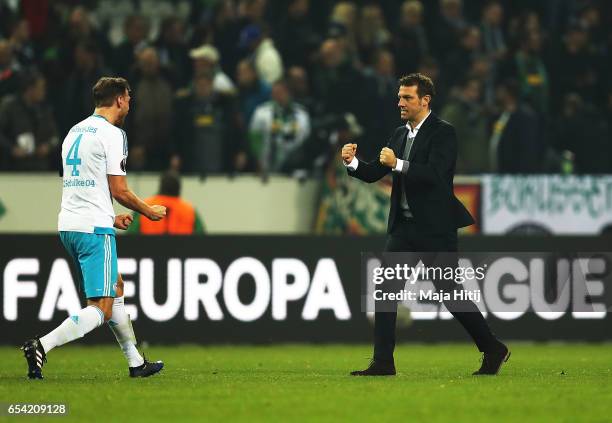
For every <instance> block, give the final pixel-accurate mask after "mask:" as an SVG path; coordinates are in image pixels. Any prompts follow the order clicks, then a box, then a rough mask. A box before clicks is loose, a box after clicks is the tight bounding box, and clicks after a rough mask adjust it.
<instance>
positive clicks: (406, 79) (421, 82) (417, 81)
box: [399, 73, 436, 99]
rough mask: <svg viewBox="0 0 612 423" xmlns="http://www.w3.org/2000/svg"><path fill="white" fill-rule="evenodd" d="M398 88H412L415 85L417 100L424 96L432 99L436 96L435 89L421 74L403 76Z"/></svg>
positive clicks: (429, 80)
mask: <svg viewBox="0 0 612 423" xmlns="http://www.w3.org/2000/svg"><path fill="white" fill-rule="evenodd" d="M399 85H400V87H412V86H414V85H416V87H417V95H418V96H419V98H421V97H424V96H426V95H428V96H430V97H431V98H432V99H433V97H434V95H436V88H435V87H434V83H433V81H432V80H431V78H430V77H428V76H427V75H423V74H422V73H411V74H410V75H404V76H402V77H401V78H400V79H399Z"/></svg>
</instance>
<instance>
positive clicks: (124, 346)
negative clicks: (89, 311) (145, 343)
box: [108, 297, 144, 367]
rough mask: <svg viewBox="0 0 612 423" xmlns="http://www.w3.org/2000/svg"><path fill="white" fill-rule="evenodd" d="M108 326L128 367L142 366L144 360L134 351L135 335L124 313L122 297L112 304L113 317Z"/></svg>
mask: <svg viewBox="0 0 612 423" xmlns="http://www.w3.org/2000/svg"><path fill="white" fill-rule="evenodd" d="M108 326H109V327H110V328H111V330H112V331H113V333H114V334H115V338H117V342H119V345H120V346H121V350H122V351H123V354H124V355H125V358H127V361H128V366H129V367H138V366H142V365H143V364H144V359H143V358H142V356H141V355H140V353H139V352H138V349H136V335H134V329H133V328H132V321H131V320H130V316H129V315H128V314H127V313H126V312H125V306H124V302H123V297H117V298H115V301H114V302H113V315H112V316H111V318H110V320H109V321H108Z"/></svg>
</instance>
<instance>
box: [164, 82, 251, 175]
mask: <svg viewBox="0 0 612 423" xmlns="http://www.w3.org/2000/svg"><path fill="white" fill-rule="evenodd" d="M174 109H175V113H174V116H175V120H174V132H173V133H174V137H173V158H172V162H171V163H172V167H173V168H174V169H177V170H178V169H179V168H180V169H181V170H182V171H184V172H189V173H197V174H200V175H208V174H220V173H230V172H233V171H234V170H242V169H243V168H244V166H245V161H246V160H245V156H244V153H242V139H243V135H242V133H241V130H240V128H241V126H240V124H239V122H238V121H239V117H238V111H237V107H236V101H235V98H234V97H233V96H229V95H226V94H223V93H220V92H215V90H214V89H213V79H212V77H211V76H210V75H208V74H206V73H202V74H199V75H196V76H195V77H194V80H193V83H192V89H191V91H190V92H189V94H188V95H186V96H184V97H180V98H178V99H177V101H176V104H175V107H174Z"/></svg>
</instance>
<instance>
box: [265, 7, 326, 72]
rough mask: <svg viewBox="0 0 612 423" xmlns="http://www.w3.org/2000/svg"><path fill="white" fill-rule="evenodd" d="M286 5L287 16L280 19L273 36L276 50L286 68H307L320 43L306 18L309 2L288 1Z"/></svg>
mask: <svg viewBox="0 0 612 423" xmlns="http://www.w3.org/2000/svg"><path fill="white" fill-rule="evenodd" d="M287 3H288V4H287V14H286V16H284V17H283V18H282V20H281V22H280V24H279V28H278V30H277V32H276V36H275V40H276V41H277V43H278V50H279V51H280V53H281V56H282V58H283V63H284V64H285V66H286V67H287V68H289V67H291V66H300V67H304V68H308V67H309V66H310V63H311V61H312V60H311V57H312V55H313V53H315V52H316V50H317V47H318V45H319V43H320V41H321V40H320V39H321V37H320V36H319V35H318V34H317V32H316V30H315V28H314V26H313V25H312V23H311V22H310V19H309V17H308V10H309V8H310V0H290V1H288V2H287Z"/></svg>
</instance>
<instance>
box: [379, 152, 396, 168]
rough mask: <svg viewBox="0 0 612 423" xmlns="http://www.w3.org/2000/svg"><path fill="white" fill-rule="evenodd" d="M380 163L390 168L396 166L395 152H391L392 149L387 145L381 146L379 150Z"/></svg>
mask: <svg viewBox="0 0 612 423" xmlns="http://www.w3.org/2000/svg"><path fill="white" fill-rule="evenodd" d="M379 160H380V163H381V164H383V165H385V166H387V167H390V168H392V169H393V168H395V166H397V158H396V157H395V153H394V152H393V150H391V149H390V148H388V147H385V148H383V149H382V150H380V158H379Z"/></svg>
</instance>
